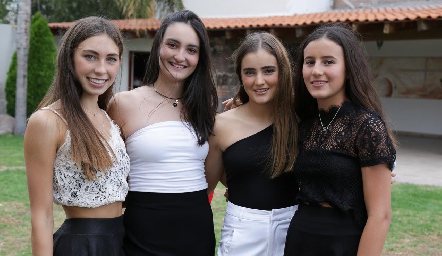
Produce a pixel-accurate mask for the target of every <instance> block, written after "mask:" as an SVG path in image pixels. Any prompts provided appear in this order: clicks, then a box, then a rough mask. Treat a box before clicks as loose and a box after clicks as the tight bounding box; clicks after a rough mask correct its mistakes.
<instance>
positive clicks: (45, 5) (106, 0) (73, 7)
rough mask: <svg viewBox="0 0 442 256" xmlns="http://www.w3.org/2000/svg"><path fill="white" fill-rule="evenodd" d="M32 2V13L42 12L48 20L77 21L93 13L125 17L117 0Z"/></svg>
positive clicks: (111, 17)
mask: <svg viewBox="0 0 442 256" xmlns="http://www.w3.org/2000/svg"><path fill="white" fill-rule="evenodd" d="M32 2H33V3H32V13H33V14H34V13H36V12H41V13H42V14H43V16H45V18H46V19H47V21H48V22H64V21H75V20H78V19H81V18H84V17H86V16H91V15H93V16H103V17H106V18H109V19H122V18H124V16H123V13H122V11H121V10H120V7H119V6H118V3H117V0H76V1H72V0H38V1H35V0H33V1H32ZM141 2H144V1H141Z"/></svg>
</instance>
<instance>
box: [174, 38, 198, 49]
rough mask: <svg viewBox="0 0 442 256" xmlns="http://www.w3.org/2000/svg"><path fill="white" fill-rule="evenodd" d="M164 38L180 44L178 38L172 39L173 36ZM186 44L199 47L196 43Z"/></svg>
mask: <svg viewBox="0 0 442 256" xmlns="http://www.w3.org/2000/svg"><path fill="white" fill-rule="evenodd" d="M166 40H170V41H174V42H175V43H179V44H181V42H180V41H179V40H177V39H174V38H166ZM187 46H190V47H195V48H200V46H199V45H197V44H188V45H187Z"/></svg>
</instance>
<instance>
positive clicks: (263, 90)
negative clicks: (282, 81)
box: [253, 88, 269, 93]
mask: <svg viewBox="0 0 442 256" xmlns="http://www.w3.org/2000/svg"><path fill="white" fill-rule="evenodd" d="M268 90H269V88H264V89H256V90H253V91H254V92H256V93H266V92H267V91H268Z"/></svg>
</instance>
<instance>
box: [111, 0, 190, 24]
mask: <svg viewBox="0 0 442 256" xmlns="http://www.w3.org/2000/svg"><path fill="white" fill-rule="evenodd" d="M115 1H117V2H118V4H119V6H120V7H121V8H122V11H123V14H124V16H125V17H126V18H128V19H132V18H137V19H145V18H152V17H156V18H164V17H165V16H166V15H167V14H168V13H170V12H175V11H179V10H183V9H184V5H183V2H182V1H181V0H145V1H139V0H115Z"/></svg>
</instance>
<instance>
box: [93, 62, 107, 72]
mask: <svg viewBox="0 0 442 256" xmlns="http://www.w3.org/2000/svg"><path fill="white" fill-rule="evenodd" d="M95 73H97V74H100V75H101V74H105V73H106V67H105V63H104V61H99V62H98V63H97V66H96V67H95Z"/></svg>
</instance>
